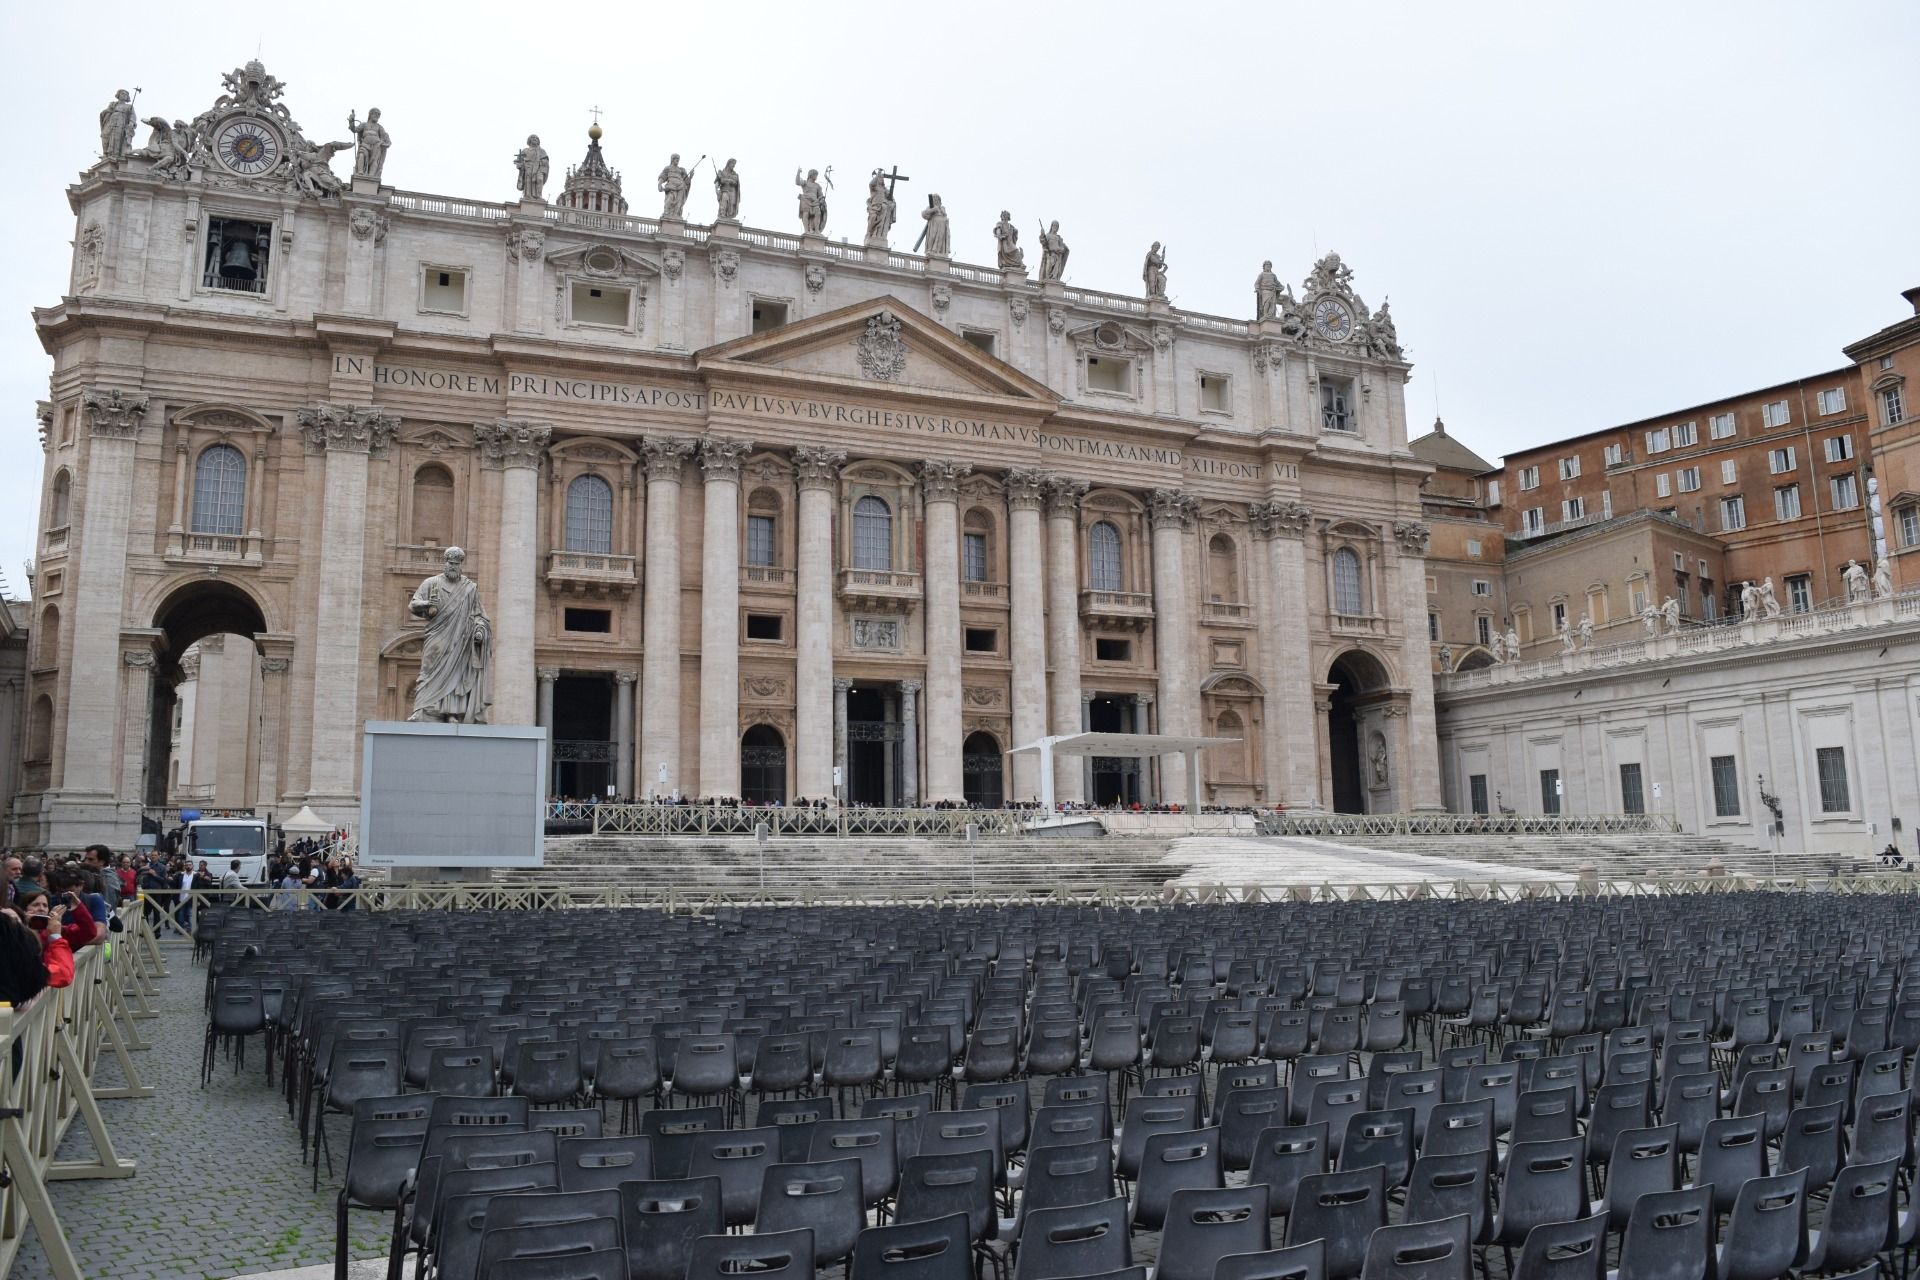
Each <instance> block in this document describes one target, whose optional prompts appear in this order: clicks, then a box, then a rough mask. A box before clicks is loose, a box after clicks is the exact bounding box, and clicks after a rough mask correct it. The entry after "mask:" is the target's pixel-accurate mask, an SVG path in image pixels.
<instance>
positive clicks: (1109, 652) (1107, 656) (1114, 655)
mask: <svg viewBox="0 0 1920 1280" xmlns="http://www.w3.org/2000/svg"><path fill="white" fill-rule="evenodd" d="M1093 656H1094V657H1095V658H1097V659H1098V660H1099V661H1101V662H1127V661H1130V660H1131V659H1132V657H1133V642H1132V641H1130V640H1109V639H1107V638H1106V637H1105V636H1100V637H1098V638H1096V639H1095V640H1094V642H1093Z"/></svg>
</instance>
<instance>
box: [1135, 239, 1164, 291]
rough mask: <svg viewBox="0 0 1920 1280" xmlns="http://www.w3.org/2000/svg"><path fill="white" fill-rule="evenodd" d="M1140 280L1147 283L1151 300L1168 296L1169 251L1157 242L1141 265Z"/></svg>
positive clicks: (1148, 251)
mask: <svg viewBox="0 0 1920 1280" xmlns="http://www.w3.org/2000/svg"><path fill="white" fill-rule="evenodd" d="M1140 278H1141V279H1142V280H1144V281H1145V282H1146V285H1147V296H1148V297H1149V298H1165V297H1166V296H1167V251H1166V250H1165V249H1163V248H1161V247H1160V242H1159V241H1158V240H1155V241H1154V242H1153V248H1151V249H1149V250H1147V260H1146V261H1145V262H1144V263H1142V264H1141V267H1140Z"/></svg>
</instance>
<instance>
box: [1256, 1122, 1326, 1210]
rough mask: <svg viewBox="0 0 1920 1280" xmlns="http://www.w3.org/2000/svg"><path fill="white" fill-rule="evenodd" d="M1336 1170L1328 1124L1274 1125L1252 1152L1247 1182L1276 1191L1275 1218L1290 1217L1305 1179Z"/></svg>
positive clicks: (1261, 1137)
mask: <svg viewBox="0 0 1920 1280" xmlns="http://www.w3.org/2000/svg"><path fill="white" fill-rule="evenodd" d="M1332 1167H1333V1152H1332V1149H1331V1147H1330V1146H1329V1145H1328V1142H1327V1124H1326V1121H1324V1120H1323V1121H1321V1122H1320V1123H1318V1124H1302V1125H1274V1126H1273V1127H1272V1128H1270V1129H1263V1130H1261V1133H1260V1137H1259V1140H1258V1141H1257V1142H1256V1143H1255V1144H1254V1148H1253V1164H1252V1166H1251V1167H1250V1168H1249V1169H1248V1171H1247V1182H1248V1184H1249V1185H1251V1184H1254V1183H1265V1184H1266V1185H1267V1186H1269V1187H1271V1188H1273V1200H1272V1207H1273V1211H1274V1213H1275V1214H1291V1213H1292V1212H1293V1201H1294V1196H1295V1193H1296V1192H1297V1190H1298V1189H1299V1186H1300V1180H1301V1179H1302V1178H1306V1177H1310V1176H1312V1175H1314V1174H1317V1173H1325V1172H1326V1171H1327V1170H1328V1169H1330V1168H1332Z"/></svg>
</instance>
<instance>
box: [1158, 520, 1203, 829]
mask: <svg viewBox="0 0 1920 1280" xmlns="http://www.w3.org/2000/svg"><path fill="white" fill-rule="evenodd" d="M1198 505H1199V504H1198V503H1197V502H1196V501H1195V500H1194V499H1193V498H1191V497H1188V496H1187V495H1186V494H1184V493H1182V492H1181V491H1180V490H1178V489H1155V490H1154V491H1153V500H1152V509H1153V648H1154V657H1155V659H1156V660H1157V662H1158V664H1159V667H1160V724H1161V726H1162V729H1163V731H1164V732H1166V733H1174V734H1191V733H1193V732H1194V720H1195V718H1196V717H1195V710H1196V705H1195V698H1194V688H1193V660H1192V654H1191V649H1192V644H1193V626H1192V623H1191V621H1190V619H1189V614H1188V610H1187V594H1188V591H1187V581H1186V577H1187V575H1186V562H1185V551H1186V538H1187V521H1188V520H1190V519H1191V518H1192V516H1193V511H1194V508H1195V507H1197V506H1198ZM1180 764H1181V767H1180V768H1172V767H1168V768H1163V769H1162V770H1161V771H1160V773H1161V778H1160V782H1161V788H1160V789H1161V792H1162V797H1161V798H1162V799H1164V800H1165V801H1167V803H1169V804H1189V803H1195V802H1196V801H1197V798H1196V797H1190V796H1188V795H1187V770H1186V768H1185V765H1186V761H1184V760H1182V761H1181V762H1180Z"/></svg>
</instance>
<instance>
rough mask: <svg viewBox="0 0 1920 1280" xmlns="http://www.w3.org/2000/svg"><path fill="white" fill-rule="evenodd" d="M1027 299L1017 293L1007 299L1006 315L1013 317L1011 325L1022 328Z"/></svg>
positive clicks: (1025, 317) (1025, 318) (1025, 314)
mask: <svg viewBox="0 0 1920 1280" xmlns="http://www.w3.org/2000/svg"><path fill="white" fill-rule="evenodd" d="M1027 310H1028V308H1027V300H1026V299H1025V298H1022V297H1020V296H1018V295H1015V296H1014V297H1012V298H1009V299H1007V315H1009V316H1010V317H1012V319H1013V327H1014V328H1016V329H1019V328H1022V327H1024V326H1025V325H1026V323H1027Z"/></svg>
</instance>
